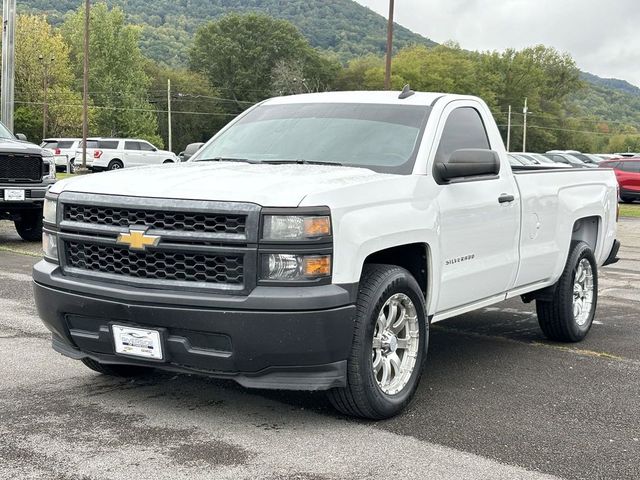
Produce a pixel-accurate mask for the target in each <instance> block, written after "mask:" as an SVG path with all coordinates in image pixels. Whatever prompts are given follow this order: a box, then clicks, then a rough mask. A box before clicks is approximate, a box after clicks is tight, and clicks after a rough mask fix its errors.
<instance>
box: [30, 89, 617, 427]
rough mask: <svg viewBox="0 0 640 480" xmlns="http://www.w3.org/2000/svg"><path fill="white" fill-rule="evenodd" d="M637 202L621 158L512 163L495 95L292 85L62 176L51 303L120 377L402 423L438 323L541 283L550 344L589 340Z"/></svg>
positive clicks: (69, 349) (77, 341) (51, 238)
mask: <svg viewBox="0 0 640 480" xmlns="http://www.w3.org/2000/svg"><path fill="white" fill-rule="evenodd" d="M617 200H618V196H617V183H616V179H615V176H614V173H613V171H611V170H602V169H580V170H579V169H571V168H568V169H545V168H541V167H539V166H535V167H522V168H520V169H515V167H514V170H512V168H511V167H510V165H509V161H508V160H507V154H506V152H505V149H504V146H503V143H502V139H501V137H500V133H499V132H498V128H497V127H496V124H495V122H494V120H493V118H492V116H491V113H490V111H489V109H488V108H487V106H486V104H485V103H484V102H483V101H482V100H480V99H478V98H475V97H469V96H458V95H445V94H438V93H415V94H414V92H411V91H408V90H405V91H404V92H403V93H402V94H401V95H398V92H341V93H322V94H310V95H301V96H290V97H284V98H275V99H271V100H268V101H265V102H263V103H261V104H259V105H257V106H255V107H253V108H251V109H250V110H248V111H247V112H245V113H244V114H243V115H241V116H239V117H238V118H237V119H235V120H234V121H233V122H231V123H230V124H229V125H228V126H227V127H226V128H224V129H223V130H222V131H220V132H219V133H218V134H217V135H216V136H215V137H214V138H213V139H212V140H211V141H210V142H209V143H208V144H206V145H205V146H204V147H203V148H202V149H201V150H200V151H199V152H198V154H197V155H196V156H195V157H194V158H193V159H192V161H190V162H187V163H184V164H177V165H171V166H163V167H161V168H137V169H132V170H130V171H128V172H126V173H125V172H109V173H104V174H99V175H92V176H88V177H84V178H79V179H73V180H65V181H62V182H59V183H57V184H56V185H54V186H53V187H52V188H51V190H50V192H49V194H48V197H47V202H46V207H45V229H46V231H45V234H44V250H45V259H44V260H43V261H41V262H39V263H38V264H37V265H36V266H35V268H34V272H33V277H34V281H35V298H36V303H37V307H38V311H39V314H40V316H41V318H42V320H43V321H44V323H45V324H46V325H47V327H48V328H49V329H50V330H51V332H52V333H53V348H55V349H56V350H57V351H58V352H60V353H62V354H64V355H66V356H68V357H71V358H74V359H78V360H82V361H83V362H84V363H85V364H86V365H87V366H88V367H89V368H91V369H93V370H96V371H98V372H101V373H104V374H111V375H136V374H139V373H141V372H144V371H145V370H148V369H149V368H154V367H155V368H160V369H165V370H174V371H180V372H191V373H199V374H204V375H211V376H215V377H223V378H231V379H234V380H236V381H237V382H239V383H240V384H242V385H245V386H247V387H256V388H274V389H291V390H327V391H328V392H329V398H330V399H331V401H332V403H333V404H334V405H335V407H336V408H337V409H338V410H340V411H342V412H344V413H346V414H351V415H356V416H361V417H368V418H374V419H379V418H386V417H389V416H392V415H395V414H397V413H398V412H400V411H401V410H402V408H404V407H405V406H406V405H407V403H408V402H409V401H410V399H411V397H412V396H413V394H414V392H415V390H416V387H417V385H418V381H419V379H420V375H421V373H422V371H423V367H424V364H425V359H426V357H427V345H428V339H429V325H430V324H431V323H432V322H437V321H441V320H445V319H447V318H449V317H453V316H454V315H459V314H462V313H465V312H469V311H471V310H474V309H478V308H482V307H486V306H488V305H492V304H495V303H498V302H501V301H503V300H505V299H508V298H512V297H517V296H521V297H522V298H523V299H524V300H525V301H527V302H528V301H532V300H535V301H536V302H537V312H538V318H539V323H540V326H541V328H542V331H543V332H544V334H545V335H546V336H547V337H548V338H550V339H552V340H557V341H567V342H574V341H579V340H581V339H582V338H584V336H585V335H586V334H587V332H588V331H589V329H590V327H591V324H592V321H593V318H594V315H595V313H596V302H597V295H598V268H599V267H600V266H602V265H605V264H608V263H613V262H615V261H616V255H617V251H618V247H619V243H618V242H617V241H616V217H617ZM488 375H490V372H489V373H488Z"/></svg>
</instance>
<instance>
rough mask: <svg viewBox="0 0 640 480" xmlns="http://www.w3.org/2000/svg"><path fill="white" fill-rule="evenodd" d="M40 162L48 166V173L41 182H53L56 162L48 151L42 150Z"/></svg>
mask: <svg viewBox="0 0 640 480" xmlns="http://www.w3.org/2000/svg"><path fill="white" fill-rule="evenodd" d="M42 161H43V162H46V163H47V164H48V165H49V173H48V174H47V175H45V176H44V178H43V180H55V178H56V160H55V157H54V156H53V153H51V152H50V151H49V150H42Z"/></svg>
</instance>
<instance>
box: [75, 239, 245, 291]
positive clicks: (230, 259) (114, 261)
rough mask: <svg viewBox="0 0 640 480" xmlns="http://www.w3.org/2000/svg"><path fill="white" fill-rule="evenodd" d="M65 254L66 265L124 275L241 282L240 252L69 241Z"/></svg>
mask: <svg viewBox="0 0 640 480" xmlns="http://www.w3.org/2000/svg"><path fill="white" fill-rule="evenodd" d="M65 257H66V259H67V265H68V266H69V267H72V268H77V269H81V270H87V271H90V272H99V273H104V274H111V275H122V276H123V277H132V278H144V279H148V280H161V281H167V280H168V281H175V282H208V283H213V284H228V285H242V284H243V282H244V264H243V258H242V256H240V255H226V256H223V255H215V254H197V253H178V252H165V251H161V250H154V251H145V252H135V251H131V250H129V249H128V248H121V247H114V246H111V245H100V244H96V243H86V242H76V241H68V242H65Z"/></svg>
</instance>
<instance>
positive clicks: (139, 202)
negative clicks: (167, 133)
mask: <svg viewBox="0 0 640 480" xmlns="http://www.w3.org/2000/svg"><path fill="white" fill-rule="evenodd" d="M58 209H59V211H61V221H60V233H59V238H60V263H61V267H62V271H63V273H64V275H68V276H76V277H82V278H86V279H89V280H93V281H99V282H104V283H118V284H127V285H132V286H135V287H143V288H153V289H167V290H196V291H202V290H204V291H207V292H209V291H211V292H215V293H227V294H235V295H240V294H248V293H249V292H250V291H251V290H252V289H253V288H254V287H255V286H256V283H257V275H256V269H257V263H258V262H257V258H258V246H257V245H258V224H259V216H260V207H259V206H258V205H254V204H247V203H234V202H215V201H195V200H194V201H192V200H171V199H166V200H165V199H156V198H140V197H123V196H110V195H93V194H82V193H75V192H63V193H62V194H61V195H60V199H59V207H58ZM140 229H143V230H144V231H145V235H148V236H153V237H159V240H158V241H157V242H156V243H154V244H153V245H147V246H146V249H144V250H136V249H134V248H130V245H127V244H122V243H118V239H119V238H122V237H120V236H121V235H123V236H126V235H127V234H129V235H130V234H131V231H133V230H138V231H139V230H140Z"/></svg>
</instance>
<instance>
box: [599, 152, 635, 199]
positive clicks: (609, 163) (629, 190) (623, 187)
mask: <svg viewBox="0 0 640 480" xmlns="http://www.w3.org/2000/svg"><path fill="white" fill-rule="evenodd" d="M600 167H604V168H613V171H614V172H616V178H617V179H618V185H620V200H622V201H623V202H625V203H631V202H633V201H634V200H640V157H632V158H614V159H611V160H605V161H604V162H602V163H600Z"/></svg>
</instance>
